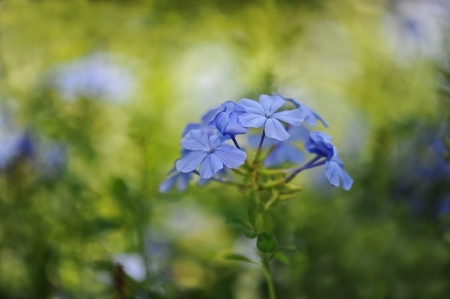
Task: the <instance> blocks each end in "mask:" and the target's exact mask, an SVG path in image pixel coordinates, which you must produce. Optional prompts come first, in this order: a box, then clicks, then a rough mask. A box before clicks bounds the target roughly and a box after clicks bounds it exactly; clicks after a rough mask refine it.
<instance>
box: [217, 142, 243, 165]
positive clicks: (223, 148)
mask: <svg viewBox="0 0 450 299" xmlns="http://www.w3.org/2000/svg"><path fill="white" fill-rule="evenodd" d="M214 153H215V154H216V155H217V156H218V157H219V158H220V161H222V163H223V164H225V166H226V167H228V168H232V169H234V168H237V167H239V166H241V165H242V164H243V163H244V162H245V158H246V156H247V155H246V153H245V152H244V151H241V150H240V149H237V148H235V147H234V146H231V145H228V144H221V145H220V146H219V147H217V148H216V150H215V151H214Z"/></svg>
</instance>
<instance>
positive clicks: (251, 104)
mask: <svg viewBox="0 0 450 299" xmlns="http://www.w3.org/2000/svg"><path fill="white" fill-rule="evenodd" d="M239 105H240V106H241V107H244V109H245V112H248V113H256V114H259V115H266V113H265V112H264V108H263V107H262V106H261V104H260V103H258V102H256V101H253V100H249V99H242V100H240V101H239Z"/></svg>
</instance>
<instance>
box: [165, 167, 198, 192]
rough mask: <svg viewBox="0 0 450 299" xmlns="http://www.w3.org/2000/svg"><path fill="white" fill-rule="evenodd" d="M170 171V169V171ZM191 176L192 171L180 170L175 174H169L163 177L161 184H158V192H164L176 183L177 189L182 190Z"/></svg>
mask: <svg viewBox="0 0 450 299" xmlns="http://www.w3.org/2000/svg"><path fill="white" fill-rule="evenodd" d="M171 172H172V171H171ZM191 178H192V173H182V172H176V173H175V174H173V175H171V176H170V177H168V178H167V179H165V180H164V181H163V182H162V183H161V185H159V192H161V193H166V192H168V191H169V190H170V189H172V188H173V186H174V185H175V184H176V183H177V182H178V183H177V189H178V190H179V191H183V190H185V189H186V187H187V185H188V183H189V181H190V180H191Z"/></svg>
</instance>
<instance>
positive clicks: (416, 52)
mask: <svg viewBox="0 0 450 299" xmlns="http://www.w3.org/2000/svg"><path fill="white" fill-rule="evenodd" d="M389 4H390V11H389V12H388V14H387V15H386V17H385V22H384V25H385V30H386V34H387V37H388V40H389V42H390V44H391V46H392V48H393V51H394V52H395V53H396V54H397V57H398V60H399V61H400V62H408V61H410V60H411V58H428V59H430V58H431V59H435V60H441V58H442V57H443V55H445V51H443V49H444V48H445V47H444V45H445V40H446V37H445V35H446V32H448V29H449V25H450V22H449V20H450V1H449V0H416V1H409V0H408V1H406V0H391V1H389Z"/></svg>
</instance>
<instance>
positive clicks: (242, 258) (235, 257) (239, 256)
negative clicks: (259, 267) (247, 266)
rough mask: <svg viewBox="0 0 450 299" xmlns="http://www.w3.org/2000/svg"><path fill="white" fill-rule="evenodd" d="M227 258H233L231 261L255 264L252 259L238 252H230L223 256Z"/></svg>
mask: <svg viewBox="0 0 450 299" xmlns="http://www.w3.org/2000/svg"><path fill="white" fill-rule="evenodd" d="M224 258H226V259H227V260H233V261H239V262H245V263H251V264H257V263H256V262H254V261H252V260H251V259H249V258H248V257H246V256H244V255H242V254H239V253H230V254H227V255H225V256H224Z"/></svg>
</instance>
